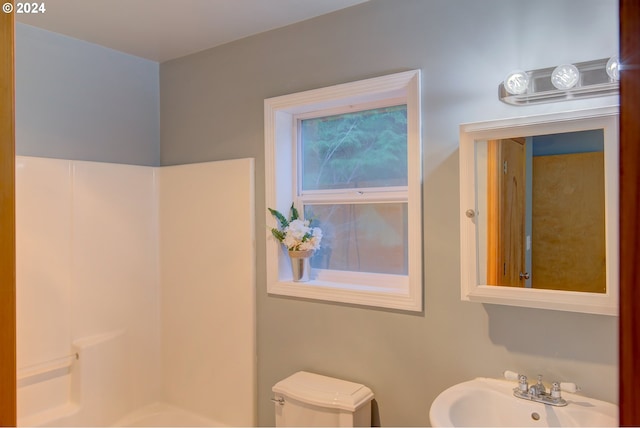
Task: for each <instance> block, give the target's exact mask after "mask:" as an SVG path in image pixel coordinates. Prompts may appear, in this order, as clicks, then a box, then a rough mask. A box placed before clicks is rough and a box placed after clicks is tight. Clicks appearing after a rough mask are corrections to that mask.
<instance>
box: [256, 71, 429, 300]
mask: <svg viewBox="0 0 640 428" xmlns="http://www.w3.org/2000/svg"><path fill="white" fill-rule="evenodd" d="M420 98H421V97H420V71H419V70H412V71H407V72H402V73H396V74H391V75H387V76H382V77H376V78H373V79H367V80H361V81H357V82H352V83H345V84H340V85H335V86H331V87H328V88H321V89H314V90H311V91H305V92H299V93H295V94H290V95H283V96H279V97H274V98H269V99H266V100H265V101H264V107H265V116H264V122H265V200H266V206H267V207H269V208H275V209H278V210H280V211H281V212H283V213H285V212H286V213H288V210H289V207H290V206H291V203H292V202H293V200H294V195H295V193H296V192H295V189H292V184H293V183H295V182H296V177H295V174H296V173H295V172H294V171H293V169H292V168H291V165H292V164H293V163H294V162H293V161H294V156H296V154H295V152H294V148H293V146H294V145H293V144H292V141H293V138H294V133H295V132H296V131H295V128H296V127H295V120H296V116H297V115H305V116H306V115H313V112H316V111H318V110H326V109H336V110H335V111H345V110H344V109H345V106H349V105H354V104H363V103H375V104H372V105H383V104H386V103H389V104H388V105H397V104H406V105H407V129H408V134H407V157H408V177H409V182H408V185H407V186H406V187H405V186H402V187H400V188H398V187H394V188H393V189H389V190H387V191H378V189H363V190H362V191H363V202H396V201H397V202H407V197H408V202H407V209H408V225H409V226H408V227H409V233H408V254H409V260H408V271H409V275H408V276H404V277H402V278H404V279H403V280H398V276H394V275H387V276H385V275H380V274H367V275H366V276H371V275H373V276H375V277H378V280H379V284H380V285H378V286H373V285H372V284H362V283H358V284H354V283H349V282H348V280H345V279H344V278H343V279H342V280H341V281H340V282H333V281H329V280H327V279H320V278H323V277H324V275H319V276H318V279H314V280H312V281H310V282H307V283H297V282H292V281H291V276H290V273H289V272H290V266H289V261H288V257H287V255H286V252H285V251H283V249H282V246H281V244H280V243H278V242H277V241H276V240H274V239H272V238H268V239H267V248H266V256H267V291H268V293H269V294H279V295H286V296H296V297H303V298H311V299H318V300H325V301H335V302H343V303H352V304H358V305H366V306H377V307H384V308H393V309H402V310H408V311H421V310H422V212H421V211H422V202H421V194H422V191H421V186H422V148H421V146H422V144H421V128H420V127H421V122H420V119H421V106H420ZM389 100H391V101H389ZM347 108H348V107H347ZM350 190H351V191H352V190H353V189H350ZM336 193H338V194H339V193H340V192H333V195H332V196H329V195H327V194H323V192H321V191H313V192H305V193H304V196H303V197H304V200H305V203H311V202H313V203H330V202H338V200H339V199H340V196H336ZM344 200H345V201H346V200H347V199H346V198H345V199H344ZM266 220H267V227H268V228H269V229H271V228H272V227H276V226H277V224H276V221H275V219H274V218H273V217H272V216H271V215H270V214H269V213H268V211H267V213H266ZM267 233H269V232H268V231H267ZM269 236H271V235H270V233H269ZM359 276H360V277H363V275H362V274H359ZM392 277H393V278H392ZM343 281H345V282H343ZM359 282H360V281H359ZM366 282H368V281H366ZM382 284H383V285H382ZM389 290H392V291H389Z"/></svg>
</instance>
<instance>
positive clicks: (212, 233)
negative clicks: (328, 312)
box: [159, 159, 256, 426]
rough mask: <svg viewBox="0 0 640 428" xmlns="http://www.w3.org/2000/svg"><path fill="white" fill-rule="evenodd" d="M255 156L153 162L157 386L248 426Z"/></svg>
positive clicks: (252, 409)
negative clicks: (156, 172)
mask: <svg viewBox="0 0 640 428" xmlns="http://www.w3.org/2000/svg"><path fill="white" fill-rule="evenodd" d="M253 168H254V166H253V159H240V160H232V161H221V162H208V163H200V164H192V165H181V166H174V167H163V168H162V169H161V170H160V180H159V189H160V213H161V214H160V266H161V284H162V322H163V328H162V352H163V354H162V355H163V377H164V388H163V392H164V394H165V397H166V399H167V400H168V401H170V402H171V403H173V404H176V405H179V406H181V407H184V408H186V409H189V410H192V411H194V412H197V413H200V414H202V415H203V416H205V417H208V418H210V419H214V420H218V421H220V422H222V423H224V424H225V425H232V426H255V425H256V404H255V400H256V397H255V379H256V372H255V370H256V364H255V355H256V351H255V303H254V302H255V285H254V284H255V278H254V275H255V274H254V266H255V248H254V247H255V243H254V239H255V238H254V189H253V187H254V178H253V176H254V175H253Z"/></svg>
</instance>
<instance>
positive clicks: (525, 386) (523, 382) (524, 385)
mask: <svg viewBox="0 0 640 428" xmlns="http://www.w3.org/2000/svg"><path fill="white" fill-rule="evenodd" d="M518 388H519V389H520V391H522V392H525V393H526V392H527V391H529V382H527V377H526V376H525V375H522V374H521V375H520V376H519V377H518Z"/></svg>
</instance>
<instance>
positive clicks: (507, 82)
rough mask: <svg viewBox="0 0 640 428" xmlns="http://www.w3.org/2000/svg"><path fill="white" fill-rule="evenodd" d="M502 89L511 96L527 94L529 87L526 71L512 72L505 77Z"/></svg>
mask: <svg viewBox="0 0 640 428" xmlns="http://www.w3.org/2000/svg"><path fill="white" fill-rule="evenodd" d="M503 85H504V89H505V90H506V91H507V92H508V93H510V94H512V95H521V94H524V93H525V92H527V88H528V87H529V75H528V74H527V72H526V71H521V70H516V71H512V72H511V73H509V74H508V75H507V77H505V79H504V82H503Z"/></svg>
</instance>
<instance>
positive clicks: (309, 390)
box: [272, 372, 373, 412]
mask: <svg viewBox="0 0 640 428" xmlns="http://www.w3.org/2000/svg"><path fill="white" fill-rule="evenodd" d="M272 391H273V392H275V393H277V394H282V395H283V396H285V397H288V398H293V399H296V400H298V401H301V402H303V403H307V404H311V405H315V406H321V407H328V408H334V409H342V410H348V411H351V412H354V411H356V410H357V409H358V408H360V407H361V406H362V405H364V404H366V403H367V402H368V401H371V400H372V399H373V392H371V390H370V389H369V388H367V387H366V386H364V385H361V384H359V383H353V382H349V381H346V380H342V379H336V378H332V377H328V376H322V375H319V374H315V373H309V372H297V373H294V374H292V375H291V376H289V377H288V378H286V379H283V380H281V381H280V382H278V383H276V384H275V385H274V386H273V388H272Z"/></svg>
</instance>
